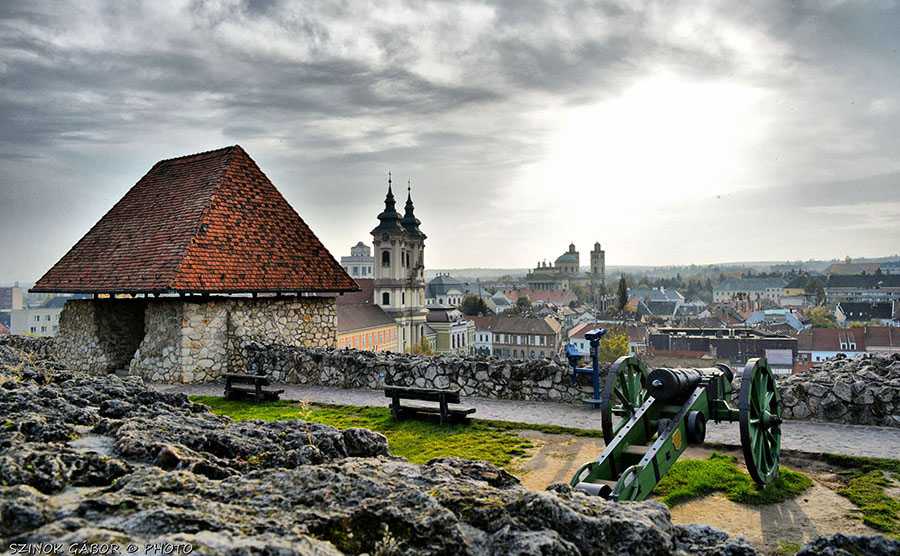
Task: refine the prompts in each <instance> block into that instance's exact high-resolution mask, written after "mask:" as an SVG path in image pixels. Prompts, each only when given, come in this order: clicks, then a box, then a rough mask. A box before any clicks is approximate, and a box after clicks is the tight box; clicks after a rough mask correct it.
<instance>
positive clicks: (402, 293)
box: [400, 292, 406, 305]
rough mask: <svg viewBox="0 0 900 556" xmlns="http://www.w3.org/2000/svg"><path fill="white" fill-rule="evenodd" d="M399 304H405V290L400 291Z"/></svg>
mask: <svg viewBox="0 0 900 556" xmlns="http://www.w3.org/2000/svg"><path fill="white" fill-rule="evenodd" d="M400 305H406V292H400Z"/></svg>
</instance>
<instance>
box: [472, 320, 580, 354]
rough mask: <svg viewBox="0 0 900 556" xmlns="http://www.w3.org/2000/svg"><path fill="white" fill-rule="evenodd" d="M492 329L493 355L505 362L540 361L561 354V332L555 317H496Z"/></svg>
mask: <svg viewBox="0 0 900 556" xmlns="http://www.w3.org/2000/svg"><path fill="white" fill-rule="evenodd" d="M493 319H494V322H493V323H491V324H490V325H489V326H490V330H491V332H492V334H493V337H492V340H491V342H492V350H493V354H494V355H496V356H498V357H503V358H505V359H538V358H541V357H553V356H554V355H556V354H557V353H558V352H559V347H560V341H561V334H560V332H561V330H562V327H561V326H560V324H559V322H558V321H556V319H554V318H552V317H545V318H525V317H518V316H497V317H493Z"/></svg>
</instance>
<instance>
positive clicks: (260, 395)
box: [225, 373, 284, 401]
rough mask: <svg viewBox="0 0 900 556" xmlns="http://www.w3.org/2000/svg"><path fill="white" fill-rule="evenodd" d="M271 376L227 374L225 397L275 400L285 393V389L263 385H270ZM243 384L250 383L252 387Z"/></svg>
mask: <svg viewBox="0 0 900 556" xmlns="http://www.w3.org/2000/svg"><path fill="white" fill-rule="evenodd" d="M269 384H271V383H270V382H269V377H267V376H265V375H244V374H236V373H229V374H226V375H225V399H227V400H243V399H247V398H252V399H254V400H256V401H274V400H277V399H278V397H279V396H280V395H281V394H282V393H284V390H267V389H264V388H263V386H268V385H269ZM242 385H248V386H250V388H242V387H241V386H242Z"/></svg>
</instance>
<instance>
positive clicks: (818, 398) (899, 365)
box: [780, 354, 900, 427]
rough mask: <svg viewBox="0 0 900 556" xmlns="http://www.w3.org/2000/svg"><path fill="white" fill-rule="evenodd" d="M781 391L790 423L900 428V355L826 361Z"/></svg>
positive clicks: (782, 384)
mask: <svg viewBox="0 0 900 556" xmlns="http://www.w3.org/2000/svg"><path fill="white" fill-rule="evenodd" d="M780 390H781V393H782V398H783V400H784V416H785V417H786V418H787V419H814V420H821V421H831V422H838V423H849V424H854V425H882V426H892V427H900V354H894V355H891V356H885V355H871V356H865V357H861V358H855V359H835V360H832V361H826V362H824V363H822V364H820V365H818V366H816V367H814V368H813V369H811V370H810V371H808V372H805V373H799V374H795V375H792V376H790V377H788V378H787V379H785V380H783V381H781V382H780Z"/></svg>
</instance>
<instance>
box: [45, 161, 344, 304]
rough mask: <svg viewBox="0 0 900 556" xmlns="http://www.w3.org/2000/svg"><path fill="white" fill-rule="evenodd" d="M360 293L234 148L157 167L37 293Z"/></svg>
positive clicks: (259, 172) (53, 270)
mask: <svg viewBox="0 0 900 556" xmlns="http://www.w3.org/2000/svg"><path fill="white" fill-rule="evenodd" d="M356 290H357V286H356V283H355V282H354V281H353V279H352V278H350V276H348V275H347V273H346V272H345V271H344V269H343V268H341V266H340V265H339V264H338V262H337V261H336V260H335V259H334V257H332V256H331V254H330V253H329V252H328V250H327V249H325V247H324V246H323V245H322V243H321V242H320V241H319V239H318V238H317V237H316V236H315V234H314V233H313V232H312V230H310V229H309V226H307V225H306V223H305V222H303V220H302V219H301V218H300V215H298V214H297V213H296V212H295V211H294V209H293V208H292V207H291V205H290V204H288V202H287V201H286V200H285V198H284V197H282V195H281V193H279V192H278V190H277V189H276V188H275V186H274V185H273V184H272V182H270V181H269V179H268V178H267V177H266V175H265V174H264V173H263V172H262V170H260V169H259V167H258V166H257V165H256V163H255V162H254V161H253V159H251V158H250V156H249V155H248V154H247V153H246V152H245V151H244V149H242V148H241V147H239V146H237V145H235V146H232V147H226V148H224V149H218V150H215V151H209V152H204V153H199V154H194V155H189V156H183V157H180V158H173V159H169V160H162V161H160V162H157V163H156V164H155V165H154V166H153V168H151V169H150V171H149V172H148V173H147V175H145V176H144V177H143V178H141V180H140V181H139V182H138V183H137V184H136V185H135V186H134V187H132V188H131V190H130V191H128V193H126V194H125V196H124V197H122V199H121V200H120V201H119V202H118V203H116V204H115V206H113V208H112V209H110V211H109V212H108V213H106V215H105V216H104V217H103V218H101V219H100V221H99V222H97V224H95V225H94V227H93V228H91V230H90V231H89V232H88V233H87V234H86V235H85V236H84V237H83V238H81V241H79V242H78V243H76V244H75V246H74V247H73V248H72V249H71V250H70V251H69V252H68V253H66V255H65V256H63V258H62V259H60V261H59V262H58V263H56V265H55V266H54V267H53V268H51V269H50V270H49V271H48V272H47V274H45V275H44V276H43V277H42V278H41V279H40V280H38V282H37V284H36V285H35V287H34V288H32V290H31V291H36V292H85V293H117V292H133V293H134V292H151V293H155V292H160V293H161V292H200V293H238V292H297V291H301V292H340V291H356Z"/></svg>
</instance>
